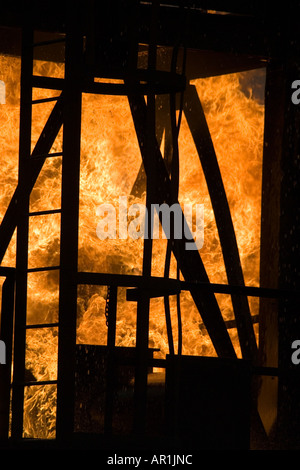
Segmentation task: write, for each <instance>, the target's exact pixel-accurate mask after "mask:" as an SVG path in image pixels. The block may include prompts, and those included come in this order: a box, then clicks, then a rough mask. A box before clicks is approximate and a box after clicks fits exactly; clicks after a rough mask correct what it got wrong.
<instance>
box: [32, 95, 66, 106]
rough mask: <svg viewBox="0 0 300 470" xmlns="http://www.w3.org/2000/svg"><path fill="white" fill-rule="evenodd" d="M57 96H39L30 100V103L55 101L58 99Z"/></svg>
mask: <svg viewBox="0 0 300 470" xmlns="http://www.w3.org/2000/svg"><path fill="white" fill-rule="evenodd" d="M59 97H60V95H59V96H51V97H50V98H41V99H39V100H32V101H31V103H32V104H39V103H48V102H49V101H57V100H58V99H59Z"/></svg>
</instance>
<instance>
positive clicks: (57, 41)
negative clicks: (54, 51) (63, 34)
mask: <svg viewBox="0 0 300 470" xmlns="http://www.w3.org/2000/svg"><path fill="white" fill-rule="evenodd" d="M60 42H66V39H65V38H57V39H51V40H49V41H39V42H34V43H33V47H41V46H50V45H51V44H58V43H60Z"/></svg>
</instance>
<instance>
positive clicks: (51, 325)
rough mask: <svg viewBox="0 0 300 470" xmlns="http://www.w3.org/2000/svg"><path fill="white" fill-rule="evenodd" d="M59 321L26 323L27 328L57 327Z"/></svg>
mask: <svg viewBox="0 0 300 470" xmlns="http://www.w3.org/2000/svg"><path fill="white" fill-rule="evenodd" d="M58 326H59V323H58V322H56V323H35V324H32V325H26V327H25V328H26V330H33V329H40V328H57V327H58Z"/></svg>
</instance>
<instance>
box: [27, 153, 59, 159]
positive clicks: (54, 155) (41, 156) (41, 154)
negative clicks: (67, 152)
mask: <svg viewBox="0 0 300 470" xmlns="http://www.w3.org/2000/svg"><path fill="white" fill-rule="evenodd" d="M62 155H63V152H53V153H39V154H37V155H35V154H32V155H30V157H29V158H30V159H33V158H34V159H36V158H43V159H44V158H52V157H61V156H62Z"/></svg>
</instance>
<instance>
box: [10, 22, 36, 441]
mask: <svg viewBox="0 0 300 470" xmlns="http://www.w3.org/2000/svg"><path fill="white" fill-rule="evenodd" d="M21 54H22V55H21V98H20V131H19V182H18V184H21V183H22V181H28V179H29V172H30V168H29V164H30V161H29V158H30V154H31V119H32V106H31V101H32V83H31V79H32V66H33V30H32V28H31V26H30V25H27V26H24V28H23V30H22V52H21ZM24 198H25V199H24V200H23V201H22V202H23V203H22V213H21V214H20V217H19V219H18V224H17V246H16V307H15V310H16V313H15V333H14V372H13V396H12V428H11V433H12V437H13V438H16V439H18V438H21V437H22V435H23V407H24V386H23V383H22V382H23V381H24V372H25V350H26V330H25V326H26V316H27V314H26V310H27V268H28V230H29V227H28V225H29V222H28V213H29V199H30V192H29V193H27V194H26V195H24Z"/></svg>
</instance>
